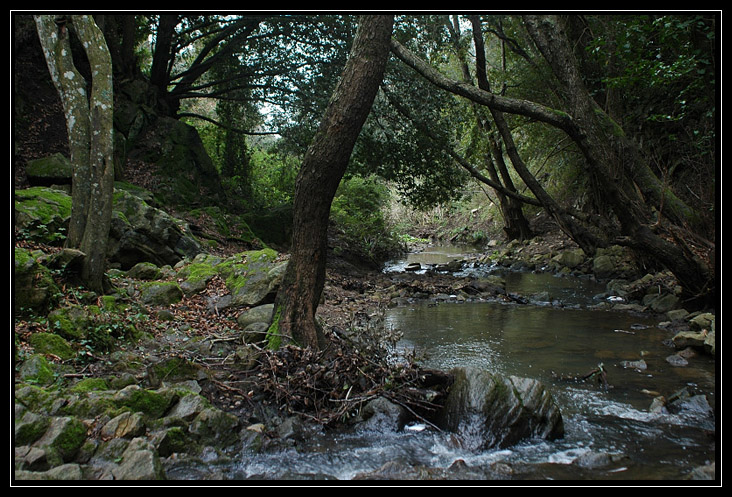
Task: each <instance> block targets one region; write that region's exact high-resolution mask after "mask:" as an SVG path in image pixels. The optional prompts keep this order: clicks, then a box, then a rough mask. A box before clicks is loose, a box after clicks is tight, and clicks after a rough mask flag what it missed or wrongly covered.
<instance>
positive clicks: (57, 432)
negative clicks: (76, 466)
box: [33, 417, 87, 462]
mask: <svg viewBox="0 0 732 497" xmlns="http://www.w3.org/2000/svg"><path fill="white" fill-rule="evenodd" d="M86 430H87V428H86V425H84V423H82V422H81V421H79V420H78V419H76V418H74V417H54V418H52V420H51V424H50V425H49V427H48V430H46V432H45V433H44V434H43V436H42V437H41V438H39V439H38V440H36V442H35V443H34V444H33V446H34V447H39V448H42V449H45V450H46V451H47V452H48V450H49V449H50V450H52V451H53V452H54V453H55V454H58V456H59V457H60V458H61V460H62V462H70V461H71V460H73V458H74V456H75V455H76V453H77V452H78V451H79V449H80V448H81V446H82V445H83V444H84V442H85V441H86Z"/></svg>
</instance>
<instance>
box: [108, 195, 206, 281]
mask: <svg viewBox="0 0 732 497" xmlns="http://www.w3.org/2000/svg"><path fill="white" fill-rule="evenodd" d="M109 234H110V240H109V247H108V251H107V254H108V257H109V260H110V261H112V262H117V263H119V264H120V265H121V266H122V268H123V269H125V270H126V269H130V268H131V267H133V266H134V265H135V264H137V263H138V262H152V263H154V264H156V265H158V266H165V265H170V266H173V265H175V264H177V263H178V262H180V261H181V260H182V259H183V258H184V257H191V258H192V257H195V256H196V255H197V254H198V253H200V252H202V251H203V249H202V247H201V244H200V243H199V241H198V240H197V239H196V238H195V237H194V236H193V235H192V234H191V233H190V232H189V230H188V227H187V225H186V224H185V223H184V222H183V221H180V220H178V219H176V218H174V217H173V216H171V215H169V214H168V213H166V212H165V211H163V210H160V209H156V208H154V207H152V206H150V205H149V204H148V203H147V202H145V201H144V200H142V199H141V198H140V197H139V196H137V195H133V194H132V193H130V192H128V191H125V190H115V194H114V212H113V213H112V225H111V227H110V233H109Z"/></svg>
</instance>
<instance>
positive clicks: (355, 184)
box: [330, 176, 399, 263]
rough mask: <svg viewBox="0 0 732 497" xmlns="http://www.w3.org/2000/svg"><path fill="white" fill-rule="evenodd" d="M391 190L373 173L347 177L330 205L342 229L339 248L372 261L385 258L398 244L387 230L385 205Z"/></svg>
mask: <svg viewBox="0 0 732 497" xmlns="http://www.w3.org/2000/svg"><path fill="white" fill-rule="evenodd" d="M388 199H389V191H388V189H387V187H386V186H385V185H384V183H383V182H382V181H379V180H378V179H377V178H376V177H374V176H371V177H368V178H363V177H361V176H352V177H349V178H345V179H344V180H343V181H342V182H341V185H340V186H339V188H338V191H337V193H336V196H335V198H334V199H333V203H332V204H331V212H330V215H331V220H332V221H333V222H335V224H336V226H337V227H338V229H339V231H340V238H341V241H342V243H343V245H342V246H340V247H339V249H340V250H345V251H349V252H352V253H355V254H357V255H359V256H361V257H363V258H365V259H366V260H369V261H371V262H373V263H378V262H381V261H383V260H384V259H385V258H387V257H388V256H389V255H391V254H393V253H394V252H395V251H396V250H398V247H399V241H398V239H397V238H396V237H395V236H394V235H392V234H391V233H389V232H388V230H387V227H386V222H385V218H384V212H383V210H384V207H385V206H386V204H387V202H388Z"/></svg>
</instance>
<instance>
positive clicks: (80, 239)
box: [35, 15, 114, 293]
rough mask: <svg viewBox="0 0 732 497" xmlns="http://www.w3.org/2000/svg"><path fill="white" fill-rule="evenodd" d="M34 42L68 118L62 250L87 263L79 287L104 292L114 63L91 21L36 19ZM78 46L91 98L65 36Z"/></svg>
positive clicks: (111, 186)
mask: <svg viewBox="0 0 732 497" xmlns="http://www.w3.org/2000/svg"><path fill="white" fill-rule="evenodd" d="M35 22H36V28H37V31H38V37H39V38H40V42H41V47H42V48H43V54H44V56H45V58H46V64H47V65H48V70H49V72H50V73H51V79H52V80H53V83H54V85H55V86H56V89H57V90H58V93H59V96H60V97H61V103H62V105H63V109H64V115H65V116H66V129H67V132H68V136H69V149H70V151H71V162H72V164H73V165H74V170H73V176H72V194H71V195H72V204H71V222H70V226H69V233H68V237H67V240H66V246H67V247H71V248H78V249H79V250H81V251H82V252H84V254H86V257H85V259H84V263H83V266H82V273H81V277H82V281H83V282H84V284H85V285H86V286H87V287H88V288H89V289H91V290H93V291H96V292H100V293H101V292H103V291H104V270H105V263H106V252H107V240H108V237H109V226H110V223H111V218H112V193H113V191H114V163H113V160H112V154H113V136H112V119H113V109H114V107H113V105H114V104H113V94H112V59H111V56H110V53H109V49H108V48H107V44H106V42H105V40H104V36H103V34H102V32H101V30H100V29H99V27H98V26H97V25H96V23H95V22H94V19H93V18H92V17H91V16H87V15H74V16H53V15H39V16H35ZM72 29H73V31H74V33H75V34H76V36H77V37H78V39H79V41H80V42H81V44H82V46H83V48H84V51H85V52H86V56H87V59H88V60H89V65H90V70H91V79H92V81H91V94H90V95H89V96H87V82H86V81H85V80H84V78H83V77H82V75H81V73H80V72H79V71H78V69H77V68H76V66H75V65H74V60H73V57H72V53H71V43H70V39H69V31H70V30H72Z"/></svg>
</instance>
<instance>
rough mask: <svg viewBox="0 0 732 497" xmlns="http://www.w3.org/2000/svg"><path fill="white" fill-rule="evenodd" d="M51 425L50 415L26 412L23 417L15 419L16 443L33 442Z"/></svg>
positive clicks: (25, 443)
mask: <svg viewBox="0 0 732 497" xmlns="http://www.w3.org/2000/svg"><path fill="white" fill-rule="evenodd" d="M50 425H51V418H50V417H48V416H41V415H39V414H35V413H32V412H26V413H25V414H24V415H23V417H22V418H21V419H16V420H15V426H14V428H15V440H14V443H15V445H16V446H21V445H30V444H32V443H33V442H35V441H36V440H38V439H39V438H41V437H42V436H43V434H44V433H46V430H48V427H49V426H50Z"/></svg>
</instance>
